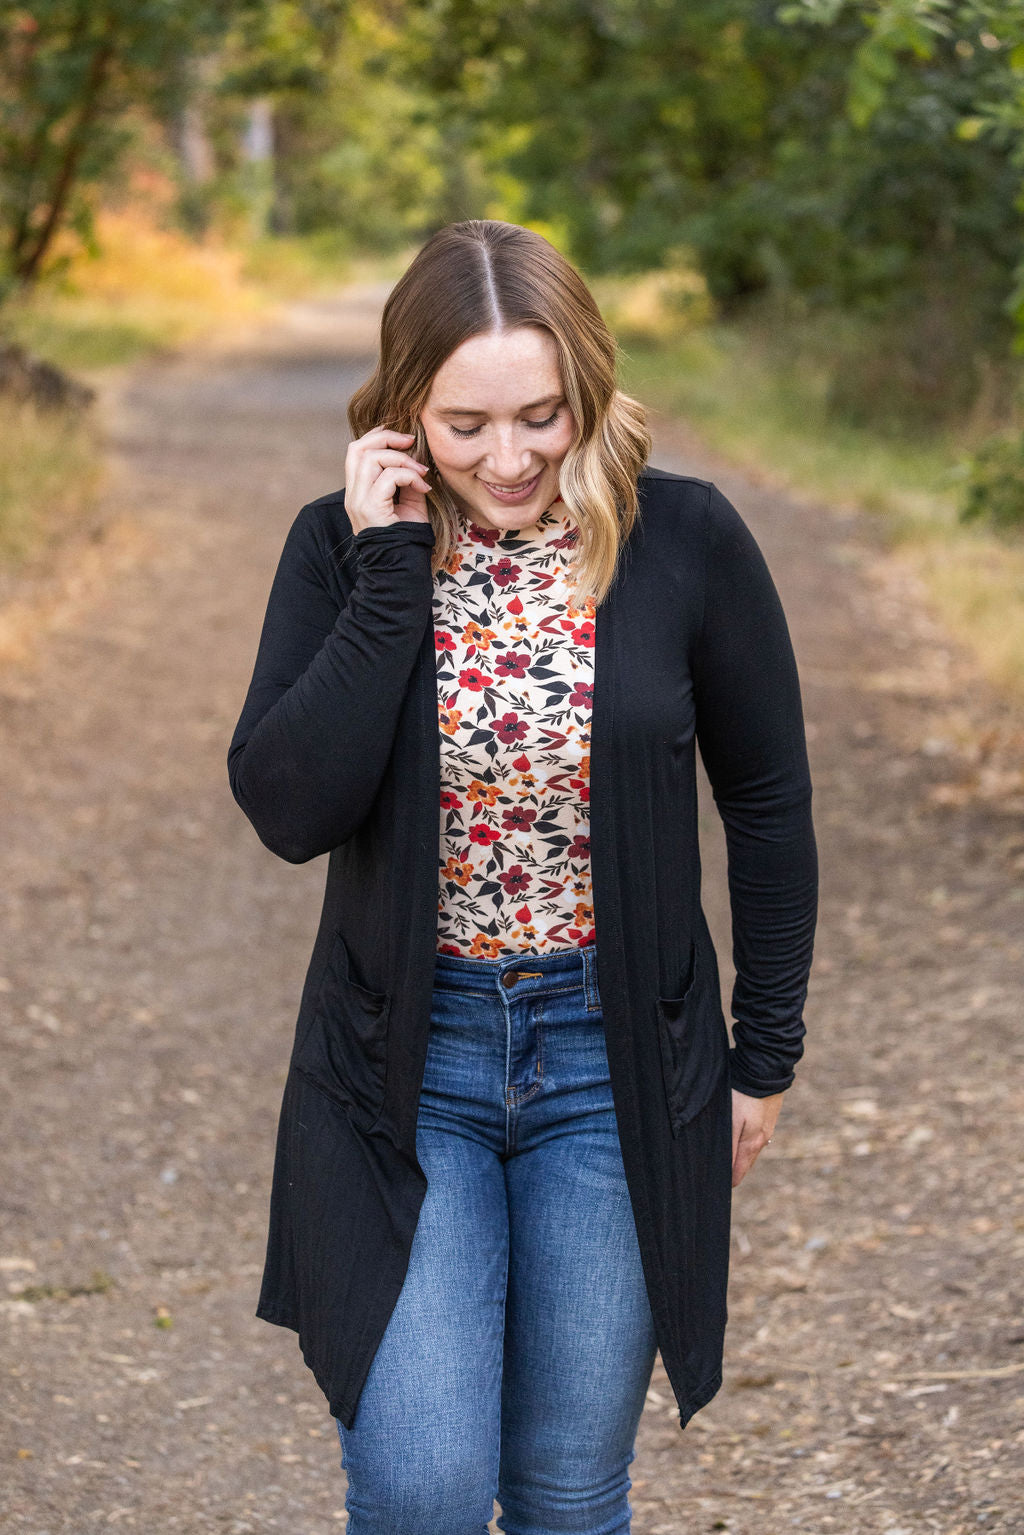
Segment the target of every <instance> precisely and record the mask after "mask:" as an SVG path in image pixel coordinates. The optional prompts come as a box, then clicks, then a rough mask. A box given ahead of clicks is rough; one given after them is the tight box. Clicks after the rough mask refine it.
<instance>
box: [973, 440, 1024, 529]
mask: <svg viewBox="0 0 1024 1535" xmlns="http://www.w3.org/2000/svg"><path fill="white" fill-rule="evenodd" d="M980 519H984V520H985V521H987V522H990V523H992V524H993V525H994V526H996V527H999V528H1009V529H1015V530H1021V531H1024V432H1016V433H1014V434H1013V435H1012V436H1006V435H1002V436H998V437H990V438H988V440H987V441H985V442H983V443H982V444H981V446H980V447H979V448H978V449H977V450H976V451H975V453H974V454H973V455H972V456H971V458H970V459H969V460H968V463H967V475H966V480H965V488H964V499H963V502H962V505H961V508H960V520H961V521H962V522H973V521H975V520H980Z"/></svg>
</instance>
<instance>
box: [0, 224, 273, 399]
mask: <svg viewBox="0 0 1024 1535" xmlns="http://www.w3.org/2000/svg"><path fill="white" fill-rule="evenodd" d="M97 233H98V238H99V244H100V254H99V255H98V256H92V257H91V256H89V255H87V254H85V253H84V252H82V251H76V252H75V253H74V255H73V256H72V259H71V260H70V264H69V265H68V267H67V269H66V271H65V272H64V274H63V275H62V277H61V278H60V279H59V280H57V279H50V280H48V281H46V282H44V283H43V284H42V285H41V286H40V287H38V288H37V289H35V290H33V291H32V292H30V293H29V294H27V295H26V296H25V297H24V298H21V299H18V300H15V301H14V302H12V303H10V304H8V305H7V306H5V308H4V311H3V315H2V321H3V329H4V331H5V333H6V334H8V335H10V336H12V337H13V338H14V339H15V340H18V341H20V342H22V344H23V345H25V346H27V347H28V348H29V349H30V350H32V351H33V352H35V353H37V354H38V355H39V356H41V357H45V358H47V359H48V360H49V361H51V362H55V363H57V364H58V365H59V366H61V367H64V368H68V369H71V370H74V369H75V368H83V369H88V368H104V367H109V366H112V365H117V364H120V363H126V362H131V361H133V360H134V359H135V358H137V357H139V356H143V355H146V354H147V353H151V352H154V351H159V350H160V349H161V348H166V347H172V346H177V345H181V344H187V343H188V342H191V341H196V340H199V339H201V338H204V337H208V336H210V335H211V334H213V333H221V332H224V331H227V330H230V329H231V328H233V327H238V326H239V325H244V324H246V323H250V322H251V321H253V320H254V319H256V318H258V317H259V316H261V315H264V314H267V313H268V312H270V311H272V309H273V306H274V304H275V303H276V302H277V300H278V298H279V296H280V295H279V293H278V292H277V291H274V290H273V289H272V286H271V285H270V284H269V283H265V284H264V285H262V286H261V285H260V283H258V282H257V281H256V280H255V279H254V278H251V277H249V276H248V275H247V274H246V271H245V265H246V253H245V251H244V250H242V249H232V248H231V247H229V246H227V245H226V244H224V243H223V242H222V241H219V240H216V239H214V240H211V241H209V242H208V243H205V242H204V243H202V244H198V243H196V242H194V241H191V240H189V239H188V238H187V236H185V235H184V234H181V233H177V232H176V231H174V230H171V229H163V228H160V227H158V226H157V225H155V224H154V223H152V222H151V221H149V220H147V219H145V218H142V217H139V216H136V215H133V214H131V213H126V212H119V211H110V210H107V211H101V212H100V214H99V216H98V219H97Z"/></svg>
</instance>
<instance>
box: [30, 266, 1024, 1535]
mask: <svg viewBox="0 0 1024 1535" xmlns="http://www.w3.org/2000/svg"><path fill="white" fill-rule="evenodd" d="M380 296H381V295H380V294H379V293H377V294H374V293H369V294H365V295H361V296H359V298H358V301H356V300H353V299H350V300H348V301H347V302H342V301H339V302H336V303H333V304H330V303H323V304H320V305H307V306H303V307H302V308H300V309H297V310H296V311H295V313H294V315H293V319H292V323H291V324H290V325H289V326H284V327H282V328H280V329H279V330H276V331H274V332H269V333H267V334H266V335H264V336H263V337H261V338H260V339H259V340H258V341H253V342H252V343H251V344H250V345H248V346H236V347H235V348H234V349H233V350H232V351H231V352H230V353H228V354H226V355H224V356H222V357H220V358H218V357H216V356H214V355H208V356H206V357H205V358H201V359H196V358H191V359H190V358H187V357H183V358H178V359H175V360H172V361H170V362H162V363H159V364H151V365H147V366H146V367H143V368H140V369H139V370H138V371H137V372H136V373H135V374H134V375H132V377H131V378H130V379H129V380H128V381H127V383H126V384H125V385H124V386H123V387H122V388H121V389H120V390H119V391H118V393H117V396H116V398H114V399H112V400H111V402H110V405H109V410H110V421H111V431H112V436H113V441H114V445H115V448H116V451H117V454H118V456H119V462H120V465H121V469H120V474H119V478H118V482H117V484H116V485H115V486H114V487H113V489H112V491H111V498H112V502H113V503H114V504H116V505H117V506H119V507H122V508H130V509H131V512H132V515H133V517H134V518H135V519H136V520H137V525H138V527H139V529H140V536H141V538H142V541H143V543H144V544H145V546H146V554H145V557H144V558H139V559H137V560H136V561H135V562H134V564H133V565H132V566H131V567H130V568H126V569H125V570H123V571H122V572H121V573H120V574H119V575H118V576H117V578H116V579H115V580H113V581H112V582H111V583H110V585H109V587H108V589H107V590H106V591H105V592H103V593H97V594H96V595H95V597H94V599H93V601H92V604H91V607H90V608H89V610H88V612H87V613H85V614H83V615H82V616H80V617H79V619H78V621H76V622H75V623H74V624H71V625H68V626H66V627H65V628H64V629H63V630H61V629H56V630H54V631H53V632H51V633H50V634H49V635H48V636H47V637H46V638H45V640H44V641H43V642H42V643H41V648H40V655H39V658H38V661H37V664H36V665H34V666H33V667H31V668H25V667H22V668H8V669H7V670H6V671H4V672H3V673H2V674H0V720H2V745H0V750H2V754H3V759H4V760H3V764H2V776H3V783H4V798H5V802H6V805H5V808H6V815H5V833H4V839H3V847H2V852H0V901H2V909H3V919H4V929H5V932H6V934H7V935H8V936H7V938H6V941H5V945H4V952H3V958H2V961H0V974H2V976H3V979H2V981H0V991H2V995H0V1003H2V1005H3V1017H4V1021H3V1034H4V1049H3V1065H2V1085H3V1094H4V1103H3V1123H4V1139H5V1142H6V1167H5V1171H4V1177H3V1180H2V1184H0V1214H2V1221H3V1227H2V1236H0V1263H2V1267H0V1281H2V1286H0V1296H2V1295H3V1294H4V1290H6V1298H5V1299H2V1300H0V1312H2V1315H0V1337H2V1339H3V1344H2V1346H3V1358H4V1364H3V1375H4V1379H5V1382H6V1389H5V1391H4V1393H3V1399H2V1407H0V1412H2V1422H3V1429H2V1447H0V1467H2V1470H0V1506H2V1507H3V1508H4V1511H5V1513H6V1516H7V1519H6V1527H7V1528H9V1529H11V1530H14V1531H19V1532H28V1535H57V1532H74V1535H87V1532H91V1531H102V1530H106V1529H107V1528H108V1527H115V1528H118V1529H124V1530H138V1531H144V1532H145V1535H164V1532H171V1531H186V1532H190V1535H191V1532H205V1531H218V1532H223V1535H240V1532H246V1531H264V1530H267V1531H269V1530H277V1531H283V1532H286V1535H327V1532H328V1531H331V1530H336V1529H338V1528H339V1527H340V1525H341V1523H342V1522H343V1519H344V1515H343V1512H342V1508H343V1494H344V1481H343V1476H342V1473H341V1471H340V1469H339V1450H338V1442H337V1435H336V1432H335V1428H334V1425H333V1423H332V1421H331V1420H330V1417H329V1416H328V1414H327V1411H326V1404H325V1402H324V1399H323V1397H322V1395H321V1394H320V1392H319V1390H318V1388H317V1387H316V1385H315V1383H314V1381H313V1379H312V1376H311V1375H310V1374H309V1372H308V1371H307V1370H306V1368H305V1366H304V1365H303V1364H302V1361H301V1358H300V1356H299V1353H298V1349H297V1345H296V1341H295V1337H294V1334H292V1333H288V1332H285V1331H283V1330H280V1329H277V1328H272V1327H268V1326H267V1325H266V1324H265V1323H263V1322H260V1321H257V1320H256V1319H255V1317H254V1316H253V1309H254V1306H255V1299H256V1293H257V1287H258V1278H259V1273H260V1267H261V1263H262V1257H263V1244H264V1239H265V1217H266V1208H267V1195H268V1188H269V1177H270V1170H271V1159H272V1152H273V1136H274V1129H275V1123H276V1115H277V1109H278V1103H279V1097H280V1090H281V1085H282V1081H283V1076H284V1070H285V1066H286V1056H287V1050H288V1046H289V1042H290V1038H291V1028H292V1021H293V1018H294V1010H295V1007H296V1005H297V998H298V993H299V989H300V985H301V979H302V973H303V968H304V965H305V962H306V959H307V955H308V951H309V946H310V943H311V940H312V935H313V932H314V929H315V922H316V917H317V912H318V903H319V898H320V892H321V888H322V880H323V870H322V868H321V867H320V866H319V865H314V866H312V867H306V868H293V867H290V866H288V865H285V864H283V863H281V862H279V861H278V860H276V859H275V858H273V857H272V855H271V854H270V853H268V852H266V851H265V850H264V849H262V848H261V846H260V845H259V843H258V841H257V839H256V837H255V835H254V834H253V832H252V831H251V829H250V828H249V826H248V824H247V823H246V822H245V820H244V818H243V817H242V815H241V813H240V812H239V811H238V810H237V809H236V807H235V806H234V804H233V802H232V801H231V799H230V795H229V792H228V787H227V781H226V774H225V768H224V755H225V750H226V745H227V740H228V736H229V733H230V730H231V727H232V725H233V723H234V719H235V716H236V714H237V711H238V708H239V706H240V703H241V699H242V696H243V692H244V688H245V685H246V682H247V680H248V675H249V669H250V667H251V663H252V658H253V654H254V648H255V643H256V638H257V633H258V629H259V623H260V620H261V617H262V611H263V606H264V602H265V598H266V592H267V588H268V584H269V580H270V575H271V573H272V570H273V567H274V563H275V561H276V559H277V555H278V553H279V550H280V546H281V541H282V538H283V535H284V532H285V530H286V528H287V526H288V524H289V522H290V520H291V518H292V516H293V515H294V513H295V511H296V510H297V509H298V507H299V506H300V505H301V504H302V502H303V501H305V500H308V499H310V498H312V497H313V496H316V495H319V494H321V493H323V492H324V491H326V490H329V489H333V488H335V487H336V486H337V485H339V484H340V483H341V480H342V466H343V461H344V442H345V438H344V424H345V423H344V404H345V399H346V395H347V392H348V391H349V390H350V389H351V388H352V387H353V386H354V385H355V384H356V382H357V381H359V380H361V379H362V378H363V377H365V374H366V372H367V368H368V354H369V352H370V350H371V348H372V343H373V334H374V324H373V321H374V304H375V302H377V301H379V298H380ZM657 438H658V446H657V451H656V452H655V454H654V455H653V461H654V462H655V463H657V464H659V465H661V466H663V467H665V468H670V469H682V470H686V471H689V472H696V473H699V474H705V475H709V476H710V477H712V478H714V479H716V481H717V482H718V483H719V485H720V486H721V487H722V489H723V490H724V491H725V492H726V494H728V495H730V496H731V497H732V498H733V499H734V500H735V501H736V503H737V505H738V506H739V507H740V509H741V511H742V512H743V514H744V515H745V516H746V517H747V518H748V519H749V521H750V523H751V525H752V526H753V528H754V529H755V531H756V533H757V536H758V537H759V539H760V541H761V543H762V547H763V548H764V550H765V553H766V554H767V556H768V559H769V563H770V564H771V566H772V569H773V572H774V573H775V575H776V579H777V582H778V584H779V587H780V590H781V591H782V595H783V600H784V602H785V604H786V608H787V612H788V614H789V616H790V624H791V629H792V632H793V637H794V642H795V645H796V649H797V654H798V657H799V660H800V665H801V675H802V677H803V683H804V695H805V705H806V712H807V718H808V729H809V735H810V749H811V755H812V768H813V773H814V780H815V795H816V814H817V826H818V835H819V842H820V851H821V863H822V908H821V925H820V929H819V933H820V936H819V941H818V947H817V957H816V963H815V969H814V974H813V977H812V983H811V995H810V999H809V1003H808V1009H807V1017H808V1026H809V1035H808V1042H807V1055H806V1057H805V1061H804V1063H803V1065H802V1069H801V1073H800V1078H799V1082H798V1085H797V1086H796V1087H795V1088H794V1089H793V1091H792V1093H791V1094H790V1096H789V1098H788V1100H787V1103H786V1106H785V1109H784V1113H783V1116H782V1119H781V1120H780V1127H779V1131H778V1132H777V1134H776V1137H775V1143H774V1145H773V1146H772V1148H771V1151H770V1152H769V1153H766V1154H765V1155H764V1156H763V1158H762V1159H761V1161H760V1163H759V1165H758V1167H757V1168H756V1169H755V1171H754V1173H753V1174H752V1175H751V1176H750V1178H748V1180H747V1181H746V1182H745V1183H744V1184H743V1186H742V1187H741V1188H740V1189H739V1190H738V1191H737V1194H736V1200H735V1246H734V1269H733V1279H732V1290H731V1323H730V1332H729V1341H728V1349H727V1359H726V1364H727V1385H726V1387H725V1388H724V1389H723V1391H722V1392H721V1394H720V1395H719V1396H718V1397H717V1398H716V1399H715V1401H714V1402H712V1403H711V1405H710V1406H709V1407H708V1408H707V1409H705V1411H704V1412H702V1413H700V1414H698V1416H697V1418H695V1419H694V1420H693V1422H692V1424H691V1426H690V1428H689V1429H688V1430H687V1431H686V1433H685V1434H681V1433H680V1431H679V1428H678V1423H677V1421H676V1414H675V1407H674V1404H673V1402H672V1398H671V1393H670V1391H669V1389H668V1386H667V1383H666V1382H665V1380H664V1377H663V1376H662V1375H661V1373H660V1367H659V1369H657V1370H656V1372H655V1378H654V1381H653V1382H652V1390H651V1394H650V1401H649V1407H648V1411H647V1413H646V1415H645V1419H644V1423H643V1427H642V1431H641V1438H640V1442H639V1446H638V1453H637V1458H636V1460H635V1462H634V1464H633V1467H632V1472H633V1484H634V1492H633V1499H634V1508H635V1519H634V1529H635V1530H636V1532H637V1535H659V1532H663V1535H669V1532H671V1535H690V1532H703V1531H712V1530H724V1531H730V1532H733V1535H755V1532H756V1535H774V1532H775V1531H783V1530H789V1529H802V1530H805V1531H809V1532H814V1535H824V1532H827V1531H836V1532H841V1535H866V1532H869V1531H871V1532H874V1531H888V1532H889V1535H909V1532H915V1535H916V1532H918V1531H932V1530H937V1531H942V1532H943V1535H956V1532H968V1531H975V1530H980V1529H984V1530H987V1531H989V1530H1000V1531H1024V1429H1022V1424H1024V1316H1022V1295H1024V1264H1022V1257H1024V1214H1022V1206H1021V1202H1020V1195H1019V1186H1020V1160H1019V1145H1020V1128H1019V1127H1020V1124H1021V1109H1022V1080H1024V1073H1022V1069H1021V1068H1022V1057H1024V1041H1022V1029H1021V1022H1022V1012H1024V1008H1022V994H1024V993H1022V980H1024V902H1022V895H1024V803H1022V796H1021V795H1020V793H1019V791H1018V793H1017V797H1016V799H1014V798H1013V780H1012V778H1011V777H1010V776H1007V777H1006V778H1005V779H1003V780H1001V781H1000V780H998V779H993V776H992V774H993V771H994V770H993V769H992V768H991V764H989V766H988V776H987V777H986V776H985V774H984V773H981V774H979V772H978V769H977V765H972V763H971V762H970V761H969V760H968V759H967V758H966V757H963V756H962V755H960V754H958V752H957V750H956V749H955V741H956V740H957V738H958V737H957V732H958V731H961V730H963V729H964V728H965V727H969V728H970V729H972V730H973V731H974V732H975V734H976V735H981V734H982V733H983V732H985V731H987V732H988V735H987V736H985V739H986V740H987V741H988V743H989V744H990V746H991V744H992V743H993V742H1001V743H1002V747H1001V749H1002V750H1003V752H1004V754H1006V753H1008V752H1010V751H1011V750H1012V743H1013V740H1014V731H1018V732H1019V731H1020V728H1021V722H1020V721H1019V720H1015V719H1014V718H1013V716H1012V714H1011V713H1010V712H1009V711H1008V710H1006V709H1005V708H1004V707H1002V706H1000V705H999V703H998V702H997V701H996V700H995V699H993V698H992V697H991V696H990V695H989V694H988V693H987V691H986V690H985V689H984V687H982V686H981V685H980V684H979V683H978V681H977V679H976V678H975V677H974V676H973V674H972V672H971V668H970V666H969V665H968V664H967V663H966V661H965V660H964V658H963V657H962V656H960V655H958V654H957V653H956V652H955V650H954V649H953V647H951V646H950V645H949V643H948V642H947V641H946V640H945V639H944V638H943V636H942V635H941V633H939V632H937V631H936V630H935V628H934V626H933V625H932V624H931V623H930V622H929V621H928V619H927V618H926V616H925V615H924V613H923V611H922V610H921V609H920V606H919V603H918V599H917V597H916V594H915V593H914V592H913V590H912V589H910V590H908V589H906V587H905V585H904V584H902V583H901V580H900V578H899V574H898V571H897V570H896V569H895V567H893V566H892V565H891V563H890V562H889V561H887V560H886V559H884V558H883V557H882V556H881V549H880V545H879V542H878V539H877V536H876V533H875V531H874V529H873V528H872V526H871V524H870V523H869V521H868V520H867V519H864V518H856V517H853V516H849V515H839V514H834V513H830V512H829V511H828V510H826V509H825V508H822V507H821V506H817V505H813V504H798V503H797V502H796V501H794V500H793V499H791V498H788V497H786V496H785V495H783V494H781V493H779V492H777V491H773V490H772V489H771V488H764V487H760V488H758V487H754V486H752V485H751V484H750V483H749V482H746V481H743V480H742V479H740V478H739V477H738V476H737V475H735V474H733V473H730V472H729V470H728V469H727V468H726V467H725V466H723V465H721V464H718V463H716V462H714V461H713V460H712V459H711V458H710V457H709V456H708V455H707V454H706V453H703V452H701V450H700V449H699V448H698V447H697V446H695V445H694V444H693V443H691V442H690V441H689V440H688V439H687V437H686V435H685V433H684V432H683V431H682V429H681V428H679V427H677V426H674V425H672V424H671V423H665V422H662V423H660V424H659V430H658V433H657ZM982 766H983V767H984V766H985V764H982ZM1000 783H1002V788H1001V789H1000ZM944 785H953V788H952V789H949V788H945V789H944V788H943V786H944ZM993 785H994V787H993ZM972 786H974V787H975V788H976V789H977V791H978V792H972ZM702 789H703V790H704V791H706V784H704V785H702ZM936 791H938V792H937V793H936ZM704 807H705V811H704V825H703V833H704V836H705V841H706V845H707V851H706V876H705V889H706V904H707V907H708V911H709V917H710V918H711V920H712V925H713V927H714V929H715V934H716V938H717V940H718V943H719V949H720V953H721V956H722V968H723V980H724V983H725V985H726V986H727V987H728V986H729V985H731V973H730V971H729V965H728V955H729V943H728V932H727V909H726V904H725V896H724V883H723V868H722V851H721V836H720V832H719V828H718V823H717V819H716V817H715V814H714V810H713V807H712V805H711V801H710V797H709V796H708V795H707V794H706V792H705V794H704ZM727 995H728V993H727ZM26 1287H27V1288H26ZM23 1291H24V1292H25V1293H24V1294H20V1293H19V1292H23Z"/></svg>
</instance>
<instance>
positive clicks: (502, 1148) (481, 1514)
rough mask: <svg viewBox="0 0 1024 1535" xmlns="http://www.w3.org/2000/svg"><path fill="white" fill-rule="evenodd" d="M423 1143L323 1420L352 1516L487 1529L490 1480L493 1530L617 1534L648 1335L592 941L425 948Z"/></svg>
mask: <svg viewBox="0 0 1024 1535" xmlns="http://www.w3.org/2000/svg"><path fill="white" fill-rule="evenodd" d="M520 972H527V973H526V974H523V975H520ZM514 977H519V978H516V979H514ZM510 983H511V984H510ZM416 1151H417V1156H418V1157H419V1160H420V1165H421V1166H422V1168H423V1171H424V1173H425V1174H426V1177H427V1181H428V1187H427V1192H426V1195H425V1196H424V1200H423V1205H422V1209H421V1211H420V1217H419V1224H418V1226H417V1228H416V1235H415V1239H414V1241H413V1245H412V1252H411V1256H410V1261H409V1269H408V1273H407V1275H406V1278H405V1282H404V1284H403V1287H402V1291H401V1294H400V1295H399V1298H398V1303H397V1305H396V1307H395V1310H394V1312H393V1313H392V1316H391V1319H390V1321H389V1323H388V1326H387V1329H386V1331H385V1334H384V1337H383V1339H382V1341H381V1344H380V1347H379V1348H378V1350H377V1353H376V1355H375V1357H374V1360H373V1363H372V1365H371V1367H370V1372H369V1375H368V1376H367V1379H366V1383H365V1385H364V1387H363V1391H362V1394H361V1396H360V1399H359V1404H358V1407H357V1410H356V1416H355V1421H354V1423H353V1427H352V1428H351V1429H346V1428H345V1427H344V1425H343V1424H342V1423H341V1422H340V1420H335V1421H336V1422H337V1426H338V1433H339V1436H340V1439H341V1448H342V1462H341V1463H342V1466H343V1468H344V1470H345V1472H346V1474H347V1477H348V1488H347V1492H346V1496H345V1506H346V1508H347V1510H348V1514H349V1521H348V1530H349V1535H485V1532H486V1530H487V1526H488V1523H489V1521H490V1520H491V1518H492V1516H493V1513H494V1499H495V1497H497V1499H498V1501H499V1502H500V1504H501V1510H502V1512H501V1517H500V1519H499V1521H498V1527H499V1529H501V1530H504V1531H506V1532H507V1535H549V1532H551V1535H553V1532H555V1531H572V1532H573V1535H622V1532H626V1531H628V1530H629V1527H630V1508H629V1500H628V1496H627V1494H628V1491H629V1488H630V1487H631V1486H632V1483H631V1481H630V1478H629V1475H628V1472H627V1467H628V1466H629V1464H630V1462H631V1461H632V1460H633V1457H634V1440H635V1438H636V1431H637V1426H638V1424H639V1421H640V1414H641V1411H642V1409H643V1404H644V1398H645V1396H646V1392H647V1387H648V1384H649V1382H650V1378H651V1370H652V1368H653V1365H654V1357H655V1352H656V1347H657V1345H656V1342H655V1336H654V1323H653V1319H652V1317H651V1310H650V1303H649V1301H648V1298H647V1292H646V1288H645V1285H644V1278H643V1271H642V1268H641V1263H640V1251H639V1246H638V1243H637V1237H636V1226H635V1224H634V1220H633V1213H632V1208H631V1206H630V1201H629V1195H628V1192H627V1189H626V1182H625V1176H624V1173H623V1167H622V1154H621V1151H620V1148H619V1139H618V1132H617V1128H616V1120H615V1111H614V1108H613V1105H612V1095H611V1085H610V1082H609V1077H608V1057H607V1053H606V1049H605V1041H604V1024H603V1014H602V1011H601V1002H600V997H599V994H598V989H597V974H596V952H595V950H594V948H593V946H589V947H586V948H582V949H579V948H577V949H564V950H558V951H552V952H548V953H545V954H539V955H529V954H525V955H523V956H522V957H521V958H519V959H516V958H514V957H513V956H511V955H505V956H503V957H502V958H500V959H496V960H485V959H464V958H462V957H460V956H452V955H447V954H439V955H438V958H437V971H436V975H435V989H434V998H433V1010H432V1014H431V1025H430V1040H429V1045H428V1051H427V1061H426V1068H425V1072H424V1078H423V1088H422V1094H421V1099H420V1109H419V1118H418V1121H417V1134H416Z"/></svg>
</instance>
